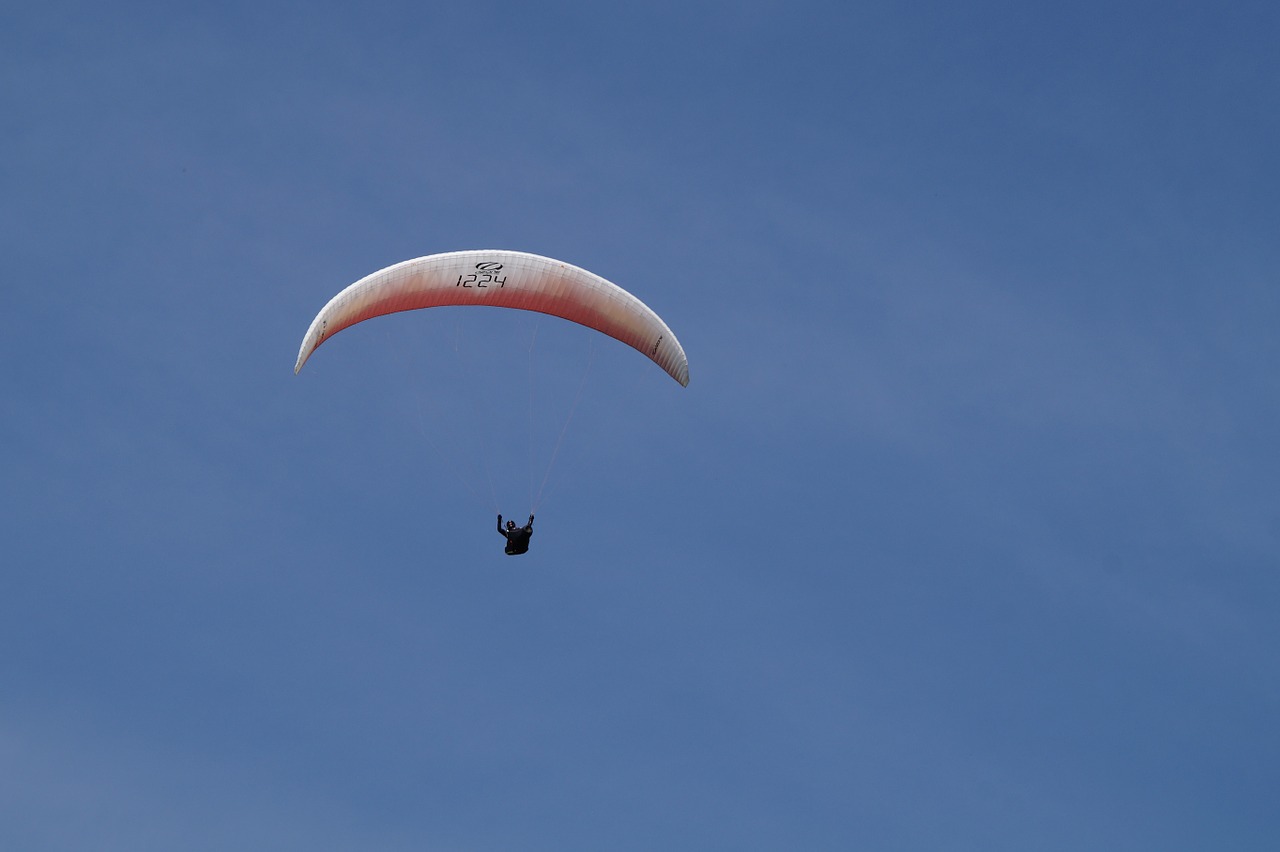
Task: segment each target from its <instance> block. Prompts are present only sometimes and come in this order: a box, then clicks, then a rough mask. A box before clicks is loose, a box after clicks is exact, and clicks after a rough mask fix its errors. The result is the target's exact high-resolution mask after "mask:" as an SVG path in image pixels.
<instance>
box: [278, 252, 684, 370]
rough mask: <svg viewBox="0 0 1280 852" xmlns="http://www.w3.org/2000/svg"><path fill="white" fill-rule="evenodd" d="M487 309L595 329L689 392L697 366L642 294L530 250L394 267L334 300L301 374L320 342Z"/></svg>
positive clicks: (317, 323)
mask: <svg viewBox="0 0 1280 852" xmlns="http://www.w3.org/2000/svg"><path fill="white" fill-rule="evenodd" d="M446 305H487V306H490V307H496V308H514V309H517V310H526V311H536V312H538V313H543V314H550V315H552V316H557V317H561V318H563V319H567V320H569V321H571V322H575V323H578V324H580V325H584V326H587V327H588V328H592V329H595V330H596V331H599V332H601V333H603V334H607V335H609V336H610V337H612V338H614V339H615V340H619V341H621V342H623V343H625V344H627V345H628V346H630V347H632V348H633V349H636V350H637V351H639V352H641V353H643V354H644V355H645V356H646V357H647V358H649V359H650V360H651V361H653V362H654V363H655V364H657V365H658V366H659V367H661V368H662V369H663V370H665V371H666V372H667V374H668V375H670V376H671V377H672V378H673V379H675V380H676V381H677V382H679V383H680V384H681V385H683V386H688V384H689V360H688V358H687V357H686V356H685V353H684V348H683V347H681V345H680V342H679V341H678V340H676V336H675V334H673V333H672V331H671V329H670V328H669V327H668V326H667V324H666V323H665V322H663V321H662V318H661V317H659V316H658V315H657V314H656V313H654V312H653V311H652V310H650V309H649V307H648V306H647V305H645V304H644V303H643V302H641V301H640V300H639V299H637V298H636V297H635V296H633V295H631V294H630V293H628V292H627V291H626V290H623V289H622V288H621V287H619V286H617V285H616V284H613V283H611V282H609V281H607V280H605V279H604V278H601V277H600V276H599V275H596V274H594V273H592V272H588V271H587V270H585V269H581V268H579V267H577V266H573V265H571V264H568V263H564V262H562V261H558V260H553V259H551V258H549V257H542V256H540V255H536V254H528V253H526V252H517V251H504V250H497V249H493V250H477V251H456V252H447V253H444V254H433V255H428V256H426V257H420V258H417V259H415V260H406V261H404V262H403V263H397V264H395V265H394V266H388V267H387V268H385V269H382V270H379V271H378V272H375V273H373V274H372V275H369V276H366V277H365V278H362V279H360V280H359V281H357V282H356V283H354V284H352V285H351V286H350V287H347V288H346V289H345V290H343V291H342V292H341V293H339V294H338V295H337V296H334V297H333V299H332V300H330V302H329V304H327V305H325V306H324V308H323V309H322V310H321V311H320V313H319V314H317V315H316V318H315V319H314V320H312V322H311V327H310V328H308V329H307V333H306V336H305V337H304V338H303V339H302V347H301V349H300V350H299V351H298V360H297V363H296V364H295V365H294V368H293V371H294V373H297V372H298V371H299V370H301V369H302V365H303V364H305V363H306V362H307V359H308V358H309V357H311V353H312V352H314V351H315V350H316V348H317V347H319V346H320V344H322V343H324V342H325V341H326V340H328V339H329V338H330V337H332V336H333V335H335V334H337V333H338V332H339V331H342V330H343V329H344V328H350V327H351V326H353V325H355V324H356V323H359V322H363V321H364V320H367V319H372V318H373V317H377V316H382V315H384V314H391V313H396V312H397V311H411V310H417V309H419V308H434V307H443V306H446Z"/></svg>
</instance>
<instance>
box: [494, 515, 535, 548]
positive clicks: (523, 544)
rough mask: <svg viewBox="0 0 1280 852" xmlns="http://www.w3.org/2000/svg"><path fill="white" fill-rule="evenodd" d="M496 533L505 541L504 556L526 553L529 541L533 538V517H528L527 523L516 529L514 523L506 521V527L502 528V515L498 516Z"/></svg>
mask: <svg viewBox="0 0 1280 852" xmlns="http://www.w3.org/2000/svg"><path fill="white" fill-rule="evenodd" d="M498 532H499V534H501V535H502V537H503V538H505V539H506V540H507V547H506V554H507V555H508V556H519V555H520V554H521V553H528V552H529V539H530V538H531V537H532V536H533V515H530V516H529V523H527V524H525V525H524V526H522V527H517V526H516V522H515V521H507V525H506V527H503V526H502V515H498Z"/></svg>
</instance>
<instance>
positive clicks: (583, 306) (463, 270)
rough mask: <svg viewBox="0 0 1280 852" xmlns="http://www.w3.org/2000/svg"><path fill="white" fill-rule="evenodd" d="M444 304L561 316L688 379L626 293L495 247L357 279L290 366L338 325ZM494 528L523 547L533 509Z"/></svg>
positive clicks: (568, 268) (662, 331) (678, 350)
mask: <svg viewBox="0 0 1280 852" xmlns="http://www.w3.org/2000/svg"><path fill="white" fill-rule="evenodd" d="M444 306H487V307H496V308H509V309H514V310H521V311H532V312H536V313H540V314H548V315H551V316H556V317H560V318H562V319H566V320H569V321H570V322H573V323H577V324H579V325H582V326H585V327H587V328H590V329H593V330H595V331H598V332H600V333H601V334H605V335H607V336H609V337H612V338H614V339H615V340H618V341H621V342H622V343H625V344H626V345H628V346H630V347H631V348H633V349H635V350H637V351H638V352H640V353H641V354H643V355H644V356H645V357H646V358H648V359H649V360H651V361H652V362H653V363H655V364H656V365H658V366H659V367H660V368H661V369H662V370H664V371H665V372H666V373H667V375H669V376H671V378H673V379H675V381H677V382H678V383H679V384H680V385H681V386H688V384H689V361H688V358H687V357H686V355H685V352H684V348H683V347H682V346H681V345H680V342H679V341H678V340H677V339H676V336H675V334H674V333H673V332H672V331H671V329H670V327H669V326H668V325H667V324H666V323H665V322H664V321H663V320H662V318H661V317H659V316H658V315H657V314H656V313H654V312H653V310H651V309H650V308H649V307H648V306H647V305H645V304H644V303H643V302H641V301H640V300H639V299H638V298H636V297H635V296H633V295H632V294H631V293H628V292H627V291H626V290H624V289H622V288H621V287H619V286H617V285H616V284H614V283H612V282H610V281H607V280H606V279H604V278H602V277H600V276H599V275H596V274H594V273H592V272H588V271H587V270H585V269H582V268H580V267H577V266H573V265H571V264H568V263H564V262H562V261H558V260H553V259H552V258H548V257H542V256H541V255H536V254H529V253H527V252H518V251H507V250H498V249H492V250H489V249H486V250H474V251H455V252H446V253H443V254H433V255H428V256H425V257H419V258H416V259H413V260H407V261H404V262H402V263H397V264H394V265H392V266H388V267H386V268H385V269H381V270H379V271H377V272H374V273H373V274H371V275H368V276H366V277H364V278H362V279H360V280H359V281H357V282H355V283H354V284H352V285H350V286H349V287H347V288H346V289H344V290H342V291H341V292H340V293H338V294H337V295H336V296H334V297H333V298H332V299H331V300H330V301H329V303H328V304H326V305H325V306H324V308H322V309H321V310H320V312H319V313H318V314H317V315H316V317H315V319H314V320H312V321H311V325H310V327H308V329H307V333H306V335H304V337H303V339H302V345H301V347H300V348H299V350H298V358H297V361H296V362H295V363H294V368H293V371H294V373H295V374H297V373H298V372H299V371H301V369H302V367H303V365H305V364H306V363H307V360H308V359H309V358H310V357H311V356H312V355H313V354H314V353H315V351H316V349H317V348H318V347H319V346H320V345H321V344H323V343H325V342H326V341H327V340H329V338H331V337H333V336H334V335H335V334H337V333H338V332H340V331H342V330H343V329H346V328H350V327H351V326H353V325H356V324H357V323H361V322H364V321H365V320H368V319H373V318H375V317H380V316H384V315H387V314H392V313H397V312H400V311H412V310H420V309H424V308H434V307H444ZM566 425H567V424H566ZM553 460H554V456H553ZM549 472H550V471H549V470H548V473H549ZM544 484H545V482H544ZM539 496H540V494H539ZM534 502H536V500H535V501H534ZM498 532H499V533H501V534H502V535H503V536H504V537H505V538H506V539H507V545H506V553H507V554H508V555H517V554H521V553H525V552H527V551H528V549H529V538H530V536H532V534H533V514H532V513H530V515H529V522H528V523H527V524H526V525H525V526H524V527H516V526H515V522H514V521H508V522H507V525H506V527H505V528H504V527H503V525H502V516H501V515H499V516H498Z"/></svg>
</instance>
